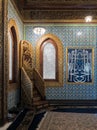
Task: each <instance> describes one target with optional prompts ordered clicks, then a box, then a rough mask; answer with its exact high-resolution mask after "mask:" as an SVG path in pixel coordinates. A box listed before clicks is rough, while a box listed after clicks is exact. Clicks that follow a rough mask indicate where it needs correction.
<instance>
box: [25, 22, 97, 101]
mask: <svg viewBox="0 0 97 130" xmlns="http://www.w3.org/2000/svg"><path fill="white" fill-rule="evenodd" d="M34 26H38V25H33V24H32V25H25V39H26V40H28V41H29V42H31V43H32V44H33V46H34V47H35V46H36V42H37V41H38V40H39V38H40V37H41V35H35V34H34V33H33V28H34ZM40 26H41V25H40ZM42 26H43V27H44V28H45V29H46V32H45V34H48V33H51V34H54V35H56V36H57V37H58V38H59V39H60V40H61V42H62V43H63V47H64V86H63V87H61V86H60V87H57V88H53V87H48V88H46V98H47V99H78V100H80V99H81V100H82V99H85V100H87V99H90V100H91V99H92V100H93V99H97V25H92V24H91V25H89V24H88V25H86V24H85V25H84V24H67V25H65V24H42ZM70 46H72V47H75V46H80V47H83V46H87V48H88V47H90V46H91V47H93V48H94V83H93V84H66V48H67V47H70Z"/></svg>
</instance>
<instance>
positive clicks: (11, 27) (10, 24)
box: [8, 19, 19, 83]
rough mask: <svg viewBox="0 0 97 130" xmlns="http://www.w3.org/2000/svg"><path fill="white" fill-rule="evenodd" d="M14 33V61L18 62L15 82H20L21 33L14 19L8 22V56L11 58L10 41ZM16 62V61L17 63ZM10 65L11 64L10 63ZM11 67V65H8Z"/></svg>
mask: <svg viewBox="0 0 97 130" xmlns="http://www.w3.org/2000/svg"><path fill="white" fill-rule="evenodd" d="M10 32H11V33H13V34H12V35H13V37H14V39H13V41H14V44H15V45H14V47H15V49H14V51H15V52H14V53H15V54H14V59H15V60H16V62H15V66H14V67H15V77H14V81H13V82H15V83H16V82H18V74H19V44H18V43H19V31H18V27H17V24H16V22H15V20H13V19H10V20H9V22H8V56H9V53H10V50H9V45H10V43H9V42H10V41H9V35H10V34H9V33H10ZM15 60H14V61H15ZM8 63H9V62H8ZM8 66H9V65H8Z"/></svg>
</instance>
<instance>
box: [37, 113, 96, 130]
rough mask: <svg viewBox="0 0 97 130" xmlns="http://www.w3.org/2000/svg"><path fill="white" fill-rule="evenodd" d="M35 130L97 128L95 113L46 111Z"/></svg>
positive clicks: (82, 129) (86, 129)
mask: <svg viewBox="0 0 97 130" xmlns="http://www.w3.org/2000/svg"><path fill="white" fill-rule="evenodd" d="M37 130H97V114H86V113H63V112H47V113H46V114H45V116H44V118H43V119H42V121H41V122H40V124H39V127H38V128H37Z"/></svg>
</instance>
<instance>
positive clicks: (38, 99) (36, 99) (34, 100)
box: [33, 96, 41, 102]
mask: <svg viewBox="0 0 97 130" xmlns="http://www.w3.org/2000/svg"><path fill="white" fill-rule="evenodd" d="M40 100H41V97H39V96H37V97H34V98H33V102H36V101H40Z"/></svg>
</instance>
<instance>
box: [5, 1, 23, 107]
mask: <svg viewBox="0 0 97 130" xmlns="http://www.w3.org/2000/svg"><path fill="white" fill-rule="evenodd" d="M10 19H13V20H15V22H16V24H17V28H18V32H19V40H22V39H23V32H24V31H23V30H24V27H23V22H22V20H21V18H20V17H19V15H18V13H17V11H16V9H15V8H14V6H13V4H12V3H11V1H10V0H8V20H10ZM9 85H10V84H9ZM11 87H13V88H12V89H11V91H8V98H7V102H8V103H7V105H8V109H10V108H12V107H14V106H16V105H17V104H18V103H19V95H20V92H19V87H18V88H17V87H15V88H14V85H13V86H11Z"/></svg>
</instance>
